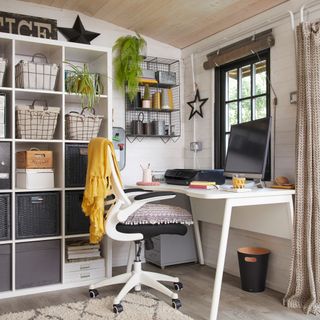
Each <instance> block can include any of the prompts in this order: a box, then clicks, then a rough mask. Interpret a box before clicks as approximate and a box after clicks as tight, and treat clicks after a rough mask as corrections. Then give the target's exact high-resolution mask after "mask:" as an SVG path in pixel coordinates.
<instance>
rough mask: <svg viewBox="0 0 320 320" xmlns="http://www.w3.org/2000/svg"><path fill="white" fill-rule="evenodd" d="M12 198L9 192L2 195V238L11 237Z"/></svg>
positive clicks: (0, 233) (0, 229)
mask: <svg viewBox="0 0 320 320" xmlns="http://www.w3.org/2000/svg"><path fill="white" fill-rule="evenodd" d="M10 204H11V198H10V195H9V194H1V195H0V240H9V239H10V235H11V232H10V229H11V224H10V220H11V219H10V216H11V209H10V207H11V205H10Z"/></svg>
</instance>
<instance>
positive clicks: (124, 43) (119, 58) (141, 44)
mask: <svg viewBox="0 0 320 320" xmlns="http://www.w3.org/2000/svg"><path fill="white" fill-rule="evenodd" d="M145 48H146V41H145V40H144V39H143V38H142V37H141V36H140V35H139V34H136V35H135V36H124V37H120V38H118V39H117V40H116V42H115V44H114V46H113V52H114V54H115V56H114V59H113V64H114V72H115V85H116V88H117V89H118V90H120V91H121V92H125V85H126V86H127V93H128V97H129V100H130V101H131V102H132V101H133V100H134V98H135V96H136V95H137V93H138V91H139V78H140V77H141V74H142V68H141V63H142V62H143V59H144V56H143V55H142V52H143V51H144V50H145Z"/></svg>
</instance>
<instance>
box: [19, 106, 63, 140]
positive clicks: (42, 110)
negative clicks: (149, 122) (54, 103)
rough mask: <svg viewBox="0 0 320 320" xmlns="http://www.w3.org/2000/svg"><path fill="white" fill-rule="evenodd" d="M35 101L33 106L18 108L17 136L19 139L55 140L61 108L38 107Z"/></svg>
mask: <svg viewBox="0 0 320 320" xmlns="http://www.w3.org/2000/svg"><path fill="white" fill-rule="evenodd" d="M37 101H39V100H34V101H33V102H32V105H31V106H28V105H17V106H16V130H17V132H16V135H17V138H18V139H41V140H51V139H53V136H54V133H55V130H56V126H57V122H58V115H59V113H60V108H58V107H48V104H47V101H44V104H45V105H44V106H38V105H36V102H37Z"/></svg>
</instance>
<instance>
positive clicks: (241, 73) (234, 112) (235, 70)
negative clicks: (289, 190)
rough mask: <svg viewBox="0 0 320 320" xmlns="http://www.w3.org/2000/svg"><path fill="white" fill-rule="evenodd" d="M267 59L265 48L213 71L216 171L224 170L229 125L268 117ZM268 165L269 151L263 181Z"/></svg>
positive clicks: (268, 77) (268, 55) (268, 63)
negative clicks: (217, 169) (218, 169)
mask: <svg viewBox="0 0 320 320" xmlns="http://www.w3.org/2000/svg"><path fill="white" fill-rule="evenodd" d="M269 58H270V51H269V49H268V50H265V51H262V52H260V53H258V54H253V55H250V56H248V57H246V58H243V59H241V60H237V61H234V62H232V63H228V64H226V65H223V66H220V67H217V68H216V69H215V78H216V81H215V83H216V87H215V97H216V99H215V167H216V168H224V165H225V158H226V153H227V149H228V140H229V136H230V130H231V126H232V125H234V124H238V123H242V122H247V121H251V120H256V119H261V118H265V117H268V116H270V95H269V81H268V79H270V62H269V60H270V59H269ZM269 150H270V149H269ZM270 163H271V161H270V152H269V156H268V163H267V167H266V173H265V177H264V178H265V180H270V176H271V165H270Z"/></svg>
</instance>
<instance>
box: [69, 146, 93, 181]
mask: <svg viewBox="0 0 320 320" xmlns="http://www.w3.org/2000/svg"><path fill="white" fill-rule="evenodd" d="M87 151H88V145H87V144H79V143H77V144H74V143H67V144H66V154H65V181H66V187H84V185H85V182H86V173H87V164H88V154H87Z"/></svg>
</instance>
